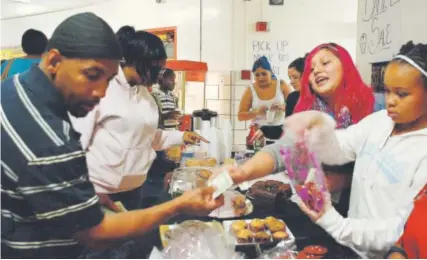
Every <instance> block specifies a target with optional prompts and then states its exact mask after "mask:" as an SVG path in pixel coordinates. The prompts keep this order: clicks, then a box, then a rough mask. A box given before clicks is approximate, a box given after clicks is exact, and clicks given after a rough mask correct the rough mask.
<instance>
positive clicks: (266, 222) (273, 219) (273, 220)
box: [264, 216, 278, 227]
mask: <svg viewBox="0 0 427 260" xmlns="http://www.w3.org/2000/svg"><path fill="white" fill-rule="evenodd" d="M264 220H265V225H266V226H267V227H268V226H270V224H271V223H274V222H275V221H278V219H277V218H275V217H272V216H270V217H266V218H265V219H264Z"/></svg>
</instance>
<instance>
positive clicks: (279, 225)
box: [268, 220, 286, 233]
mask: <svg viewBox="0 0 427 260" xmlns="http://www.w3.org/2000/svg"><path fill="white" fill-rule="evenodd" d="M268 229H269V230H270V232H271V233H275V232H278V231H286V224H285V223H283V222H282V221H280V220H276V221H273V222H271V223H269V224H268Z"/></svg>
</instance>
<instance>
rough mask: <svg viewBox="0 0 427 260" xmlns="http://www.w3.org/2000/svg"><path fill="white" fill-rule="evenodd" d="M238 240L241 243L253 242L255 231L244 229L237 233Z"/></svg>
mask: <svg viewBox="0 0 427 260" xmlns="http://www.w3.org/2000/svg"><path fill="white" fill-rule="evenodd" d="M236 238H237V242H239V243H251V242H252V238H253V233H252V232H251V231H250V230H248V229H242V230H240V231H239V232H237V234H236Z"/></svg>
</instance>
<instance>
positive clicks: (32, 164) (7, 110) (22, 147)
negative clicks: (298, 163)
mask: <svg viewBox="0 0 427 260" xmlns="http://www.w3.org/2000/svg"><path fill="white" fill-rule="evenodd" d="M121 58H122V53H121V49H120V45H119V43H118V41H117V39H116V37H115V34H114V32H113V31H112V29H111V28H110V27H109V26H108V24H107V23H106V22H105V21H104V20H102V19H101V18H99V17H97V16H96V15H94V14H92V13H82V14H77V15H74V16H71V17H70V18H68V19H66V20H65V21H64V22H62V23H61V24H60V25H59V26H58V27H57V28H56V29H55V31H54V33H53V35H52V37H51V39H50V40H49V42H48V46H47V52H46V53H45V54H44V55H43V57H42V60H41V62H40V65H39V66H36V65H33V67H31V69H30V70H29V71H27V72H24V73H22V74H18V75H15V76H14V77H13V78H9V79H7V80H5V81H3V82H1V85H2V87H1V97H2V98H1V110H0V115H1V139H2V142H1V152H2V158H1V159H2V161H1V166H2V167H1V179H2V187H1V192H2V211H1V214H2V220H1V221H2V230H1V233H2V238H1V242H2V248H1V256H2V257H3V258H76V257H79V256H82V252H83V251H82V250H83V248H84V247H85V246H86V247H89V248H106V247H109V246H112V245H113V244H115V243H117V242H118V241H123V240H126V239H129V238H135V237H138V236H141V235H144V234H146V233H147V232H149V231H150V230H151V229H153V228H155V227H157V226H158V225H160V224H162V223H163V222H165V221H167V220H168V219H169V218H171V217H173V216H175V215H177V214H180V213H183V212H185V213H189V214H194V215H207V214H209V213H210V212H211V211H212V210H213V209H215V208H217V207H219V206H220V205H222V203H223V200H222V199H217V200H213V199H212V192H213V189H212V188H205V189H198V190H194V191H191V192H187V193H185V194H184V195H182V196H181V197H179V198H177V199H175V200H173V201H170V202H167V203H164V204H162V205H159V206H155V207H152V208H149V209H145V210H138V211H129V212H124V213H118V214H113V215H104V213H103V211H102V210H101V207H100V204H99V198H98V196H97V195H96V194H95V191H94V188H93V185H92V184H91V183H90V182H89V179H88V169H87V166H86V159H85V152H84V151H83V150H82V147H81V145H80V142H79V136H78V134H77V133H76V132H75V131H74V130H73V128H72V127H71V125H70V119H69V117H68V113H70V114H72V115H73V116H76V117H83V116H85V115H86V114H87V113H88V112H89V111H91V110H92V109H93V108H94V107H95V106H96V105H97V104H98V103H99V101H100V99H101V98H102V97H104V95H105V91H106V88H107V86H108V82H109V81H110V80H111V79H112V78H113V77H114V76H115V75H116V74H117V71H118V66H119V61H120V60H121Z"/></svg>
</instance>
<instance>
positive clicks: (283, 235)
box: [273, 231, 289, 242]
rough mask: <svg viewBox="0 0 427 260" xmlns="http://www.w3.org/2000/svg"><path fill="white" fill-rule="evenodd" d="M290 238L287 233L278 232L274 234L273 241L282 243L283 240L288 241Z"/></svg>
mask: <svg viewBox="0 0 427 260" xmlns="http://www.w3.org/2000/svg"><path fill="white" fill-rule="evenodd" d="M288 238H289V234H288V233H286V232H285V231H277V232H275V233H273V239H274V241H277V242H280V241H282V240H286V239H288Z"/></svg>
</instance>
